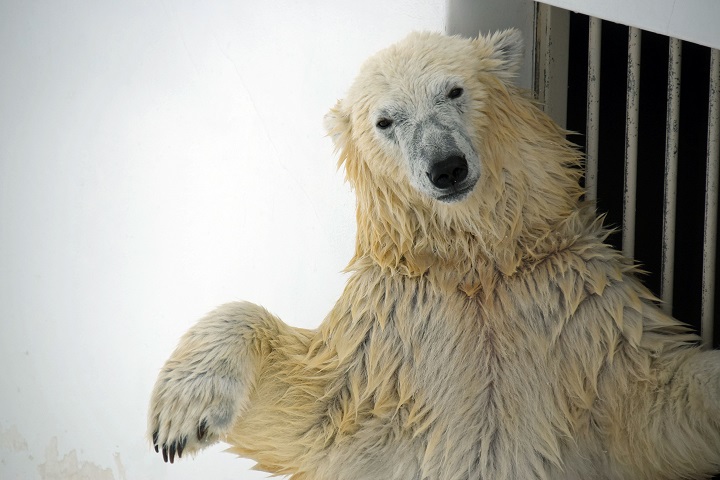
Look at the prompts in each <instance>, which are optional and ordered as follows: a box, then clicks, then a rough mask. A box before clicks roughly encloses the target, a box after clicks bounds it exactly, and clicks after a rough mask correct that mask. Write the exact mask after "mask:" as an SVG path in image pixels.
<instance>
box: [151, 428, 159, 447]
mask: <svg viewBox="0 0 720 480" xmlns="http://www.w3.org/2000/svg"><path fill="white" fill-rule="evenodd" d="M152 440H153V445H154V446H155V453H158V444H157V443H158V442H157V441H158V431H157V430H155V432H153V439H152Z"/></svg>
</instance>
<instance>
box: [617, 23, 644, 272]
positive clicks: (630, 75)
mask: <svg viewBox="0 0 720 480" xmlns="http://www.w3.org/2000/svg"><path fill="white" fill-rule="evenodd" d="M640 40H641V30H640V29H639V28H635V27H630V29H629V32H628V63H627V106H626V109H625V111H626V117H625V198H624V202H623V230H622V249H623V254H624V255H625V256H626V257H628V258H634V257H635V206H636V198H637V196H636V194H637V153H638V120H639V117H640Z"/></svg>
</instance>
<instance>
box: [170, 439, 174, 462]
mask: <svg viewBox="0 0 720 480" xmlns="http://www.w3.org/2000/svg"><path fill="white" fill-rule="evenodd" d="M170 463H175V443H173V444H171V445H170Z"/></svg>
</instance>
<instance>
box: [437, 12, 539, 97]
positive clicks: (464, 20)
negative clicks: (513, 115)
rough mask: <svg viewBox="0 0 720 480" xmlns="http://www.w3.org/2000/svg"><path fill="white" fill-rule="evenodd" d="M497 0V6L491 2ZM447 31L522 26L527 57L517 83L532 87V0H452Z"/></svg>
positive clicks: (467, 34) (466, 34)
mask: <svg viewBox="0 0 720 480" xmlns="http://www.w3.org/2000/svg"><path fill="white" fill-rule="evenodd" d="M492 3H496V4H497V5H495V7H494V8H493V7H492V6H491V4H492ZM446 15H447V17H446V22H445V33H447V34H449V35H462V36H464V37H471V38H472V37H477V35H478V33H482V34H483V35H485V34H487V33H488V32H493V31H495V30H504V29H506V28H517V29H519V30H520V31H521V32H522V34H523V37H524V38H525V59H524V61H523V64H522V66H521V67H520V71H519V72H518V76H517V81H516V83H517V84H518V85H519V86H521V87H523V88H527V89H530V88H531V87H532V70H533V69H532V64H533V62H532V44H533V43H534V38H535V33H534V26H533V24H534V18H535V3H534V2H533V1H532V0H505V1H503V2H489V1H478V0H448V3H447V13H446Z"/></svg>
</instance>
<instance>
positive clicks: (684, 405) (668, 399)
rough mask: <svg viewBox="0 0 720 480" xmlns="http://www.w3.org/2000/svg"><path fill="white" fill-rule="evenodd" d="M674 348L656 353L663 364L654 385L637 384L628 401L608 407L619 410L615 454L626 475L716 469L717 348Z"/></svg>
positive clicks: (719, 422) (719, 449) (719, 467)
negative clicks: (680, 351) (681, 350)
mask: <svg viewBox="0 0 720 480" xmlns="http://www.w3.org/2000/svg"><path fill="white" fill-rule="evenodd" d="M675 353H676V355H673V356H672V357H668V358H662V357H661V358H659V359H658V363H659V364H663V365H664V367H663V368H661V369H660V370H658V372H657V374H658V380H659V382H658V383H657V384H656V386H655V387H649V386H648V385H647V384H644V386H643V384H642V383H641V384H637V385H636V386H637V387H638V390H637V391H633V390H631V391H630V392H628V393H629V396H628V397H627V398H628V399H629V403H628V404H624V405H623V404H622V403H619V404H616V405H614V406H613V407H612V408H613V409H616V410H615V411H616V413H617V414H619V416H620V417H619V418H617V419H616V421H618V423H617V424H616V425H617V426H618V429H617V432H618V435H619V436H618V437H616V440H618V442H617V444H616V447H617V448H616V450H615V454H616V455H617V456H618V459H619V460H621V461H620V463H621V464H624V465H625V466H626V468H629V470H628V472H629V474H628V475H626V477H627V478H652V479H659V478H668V479H670V478H698V477H699V476H700V475H712V474H714V473H718V472H720V351H708V352H705V351H700V350H699V349H697V348H692V349H690V350H688V351H686V352H684V354H677V353H678V352H675ZM630 385H633V384H632V383H631V384H630ZM616 398H617V400H618V401H620V402H623V400H622V398H623V397H616ZM620 439H621V440H620Z"/></svg>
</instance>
